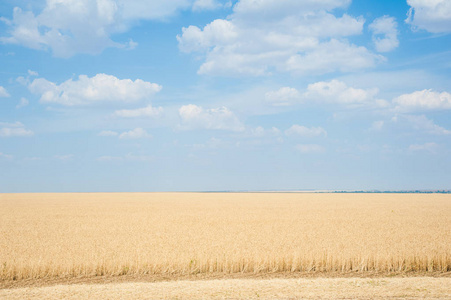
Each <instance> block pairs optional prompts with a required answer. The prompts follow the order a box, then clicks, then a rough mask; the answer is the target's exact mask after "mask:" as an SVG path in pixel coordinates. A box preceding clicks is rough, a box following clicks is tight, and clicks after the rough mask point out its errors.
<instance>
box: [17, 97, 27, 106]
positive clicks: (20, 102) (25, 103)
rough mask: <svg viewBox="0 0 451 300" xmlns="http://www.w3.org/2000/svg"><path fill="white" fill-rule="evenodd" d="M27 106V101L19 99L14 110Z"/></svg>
mask: <svg viewBox="0 0 451 300" xmlns="http://www.w3.org/2000/svg"><path fill="white" fill-rule="evenodd" d="M27 105H28V100H27V99H26V98H24V97H22V98H20V101H19V104H17V105H16V108H22V107H25V106H27Z"/></svg>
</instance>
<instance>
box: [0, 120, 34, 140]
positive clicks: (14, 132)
mask: <svg viewBox="0 0 451 300" xmlns="http://www.w3.org/2000/svg"><path fill="white" fill-rule="evenodd" d="M32 135H33V131H31V130H29V129H26V128H25V125H24V124H22V123H21V122H15V123H2V122H0V137H14V136H19V137H28V136H32Z"/></svg>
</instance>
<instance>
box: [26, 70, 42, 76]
mask: <svg viewBox="0 0 451 300" xmlns="http://www.w3.org/2000/svg"><path fill="white" fill-rule="evenodd" d="M28 75H29V76H38V75H39V73H38V72H36V71H32V70H28Z"/></svg>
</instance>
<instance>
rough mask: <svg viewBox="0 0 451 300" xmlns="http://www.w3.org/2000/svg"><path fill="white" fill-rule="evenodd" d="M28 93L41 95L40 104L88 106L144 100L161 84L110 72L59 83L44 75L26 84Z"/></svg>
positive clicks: (159, 88)
mask: <svg viewBox="0 0 451 300" xmlns="http://www.w3.org/2000/svg"><path fill="white" fill-rule="evenodd" d="M28 88H29V90H30V91H31V92H32V93H35V94H38V95H40V96H41V98H40V102H41V103H58V104H61V105H66V106H75V105H89V104H94V103H100V102H122V103H129V102H137V101H140V100H143V99H148V98H150V97H151V96H152V95H154V94H155V93H157V92H159V91H160V90H161V88H162V87H161V86H160V85H158V84H156V83H150V82H147V81H144V80H141V79H136V80H135V81H133V80H131V79H118V78H116V77H114V76H112V75H107V74H97V75H95V76H94V77H91V78H89V77H88V76H86V75H80V76H79V77H78V80H72V79H69V80H67V81H65V82H63V83H61V84H59V85H58V84H56V83H53V82H50V81H48V80H46V79H44V78H38V79H35V80H33V82H32V83H31V84H29V85H28Z"/></svg>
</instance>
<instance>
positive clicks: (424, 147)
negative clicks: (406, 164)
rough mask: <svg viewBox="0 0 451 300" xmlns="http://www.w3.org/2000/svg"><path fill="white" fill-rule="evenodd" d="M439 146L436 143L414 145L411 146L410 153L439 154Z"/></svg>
mask: <svg viewBox="0 0 451 300" xmlns="http://www.w3.org/2000/svg"><path fill="white" fill-rule="evenodd" d="M437 150H438V145H437V144H436V143H426V144H413V145H410V146H409V151H412V152H414V151H427V152H430V153H433V154H435V153H437Z"/></svg>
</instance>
